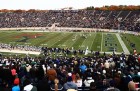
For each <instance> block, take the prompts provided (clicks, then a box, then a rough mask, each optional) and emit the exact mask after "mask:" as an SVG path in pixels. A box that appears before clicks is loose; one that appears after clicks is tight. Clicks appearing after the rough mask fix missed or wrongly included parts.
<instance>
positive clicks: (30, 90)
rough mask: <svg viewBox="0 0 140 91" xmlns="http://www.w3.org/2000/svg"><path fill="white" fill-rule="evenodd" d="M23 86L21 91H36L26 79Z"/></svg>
mask: <svg viewBox="0 0 140 91" xmlns="http://www.w3.org/2000/svg"><path fill="white" fill-rule="evenodd" d="M23 84H24V87H23V91H37V88H36V87H35V86H33V85H32V84H31V82H30V80H29V79H26V80H25V81H24V83H23Z"/></svg>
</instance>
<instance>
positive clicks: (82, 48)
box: [80, 36, 90, 49]
mask: <svg viewBox="0 0 140 91" xmlns="http://www.w3.org/2000/svg"><path fill="white" fill-rule="evenodd" d="M88 37H90V36H88ZM88 37H87V38H86V39H84V41H83V43H82V45H81V46H80V49H83V47H82V46H85V45H83V44H84V43H85V42H86V40H87V39H88ZM85 47H86V46H85Z"/></svg>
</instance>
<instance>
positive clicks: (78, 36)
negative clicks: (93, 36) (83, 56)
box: [69, 34, 80, 48]
mask: <svg viewBox="0 0 140 91" xmlns="http://www.w3.org/2000/svg"><path fill="white" fill-rule="evenodd" d="M79 38H80V35H79V34H78V35H77V38H76V40H75V41H74V42H73V43H71V45H70V46H69V48H70V47H71V48H72V47H73V45H74V44H75V42H76V41H77V40H78V39H79Z"/></svg>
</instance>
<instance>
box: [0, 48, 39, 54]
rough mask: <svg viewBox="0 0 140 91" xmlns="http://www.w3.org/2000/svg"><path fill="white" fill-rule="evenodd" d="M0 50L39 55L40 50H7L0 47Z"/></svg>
mask: <svg viewBox="0 0 140 91" xmlns="http://www.w3.org/2000/svg"><path fill="white" fill-rule="evenodd" d="M0 52H8V53H21V54H34V55H39V54H40V52H33V51H23V50H8V49H0Z"/></svg>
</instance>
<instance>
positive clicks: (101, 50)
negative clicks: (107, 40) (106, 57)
mask: <svg viewBox="0 0 140 91" xmlns="http://www.w3.org/2000/svg"><path fill="white" fill-rule="evenodd" d="M102 45H103V33H102V40H101V52H102V51H103V50H102V49H103V48H102Z"/></svg>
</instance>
